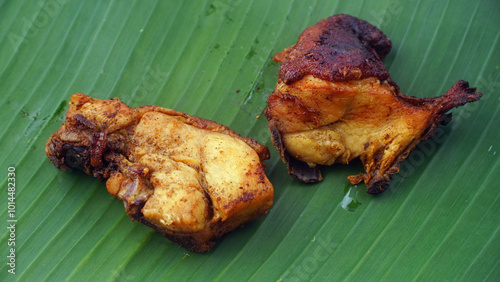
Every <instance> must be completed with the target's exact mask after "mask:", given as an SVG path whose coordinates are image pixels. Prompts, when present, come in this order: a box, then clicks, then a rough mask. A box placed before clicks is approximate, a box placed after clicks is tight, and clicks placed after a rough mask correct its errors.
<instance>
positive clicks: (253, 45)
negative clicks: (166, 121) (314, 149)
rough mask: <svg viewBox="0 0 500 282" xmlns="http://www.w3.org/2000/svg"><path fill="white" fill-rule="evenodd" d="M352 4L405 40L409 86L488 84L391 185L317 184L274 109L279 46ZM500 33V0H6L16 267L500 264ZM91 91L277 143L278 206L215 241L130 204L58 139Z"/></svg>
mask: <svg viewBox="0 0 500 282" xmlns="http://www.w3.org/2000/svg"><path fill="white" fill-rule="evenodd" d="M339 13H347V14H350V15H353V16H356V17H359V18H361V19H364V20H366V21H368V22H370V23H372V24H374V25H376V26H377V27H379V28H380V29H381V30H382V31H383V32H384V33H385V34H386V35H387V36H388V37H389V38H390V39H391V41H392V45H393V48H392V51H391V52H390V53H389V55H388V56H387V57H386V58H385V59H384V63H385V65H386V66H387V69H388V70H389V72H390V73H391V76H392V79H393V80H394V81H395V82H396V83H397V84H398V85H399V87H400V88H401V91H402V92H403V93H405V94H406V95H411V96H416V97H434V96H439V95H443V94H444V93H445V92H446V91H447V90H448V89H449V88H450V87H451V86H452V85H453V84H454V83H455V82H456V81H457V80H460V79H462V80H466V81H468V82H469V83H470V85H471V86H472V87H477V91H479V92H482V93H483V97H482V98H481V100H479V101H478V102H475V103H471V104H467V105H465V106H463V107H460V108H457V109H454V110H452V114H453V119H452V121H451V122H450V123H449V124H448V125H446V126H440V127H438V130H437V131H436V132H437V134H436V135H435V137H433V138H431V139H429V140H427V141H425V142H422V143H421V144H420V145H419V146H418V147H417V148H416V149H415V150H414V151H413V152H412V153H411V154H410V155H409V156H408V158H407V159H406V160H405V161H404V162H403V163H402V165H401V171H400V173H399V174H397V175H395V176H394V178H393V180H392V182H391V186H390V188H389V190H387V191H385V192H384V193H383V194H380V195H377V196H372V195H368V194H367V193H366V186H365V185H364V184H359V185H356V186H352V185H349V182H348V181H347V178H346V177H347V176H349V175H354V174H357V173H360V172H362V171H363V168H362V166H361V163H360V162H359V161H353V162H352V163H350V164H348V165H334V166H331V167H326V168H324V169H323V176H324V180H323V181H322V182H320V183H316V184H305V183H301V182H299V181H298V180H296V179H293V178H292V177H290V176H289V175H288V173H287V170H286V166H285V164H284V163H283V162H282V161H281V159H280V158H279V154H278V152H277V150H276V149H275V148H274V147H273V145H272V143H271V141H270V134H269V130H268V127H267V120H266V118H265V116H264V114H263V111H264V109H265V108H266V106H267V104H266V99H267V97H268V95H269V94H270V93H272V92H273V89H274V86H275V84H276V81H277V76H278V68H279V64H278V63H275V62H273V61H272V57H273V55H274V54H275V53H277V52H280V51H281V50H283V49H284V48H286V47H288V46H290V45H292V44H294V43H295V42H296V40H297V38H298V36H299V34H300V33H301V32H302V31H303V30H304V29H305V28H307V27H309V26H311V25H313V24H315V23H316V22H317V21H319V20H321V19H323V18H326V17H328V16H331V15H334V14H339ZM499 39H500V2H499V1H496V0H478V1H465V0H457V1H430V0H414V1H403V0H400V1H398V0H396V1H394V0H390V1H386V0H381V1H340V0H338V1H335V0H333V1H326V0H324V1H323V0H316V1H314V0H313V1H299V0H295V1H293V0H287V1H278V0H271V1H269V0H255V1H243V0H235V1H229V0H199V1H160V0H158V1H154V0H152V1H132V0H115V1H70V0H43V1H10V0H3V1H0V95H1V96H0V97H1V99H0V105H1V111H0V125H1V126H0V144H1V146H0V156H1V159H0V169H1V171H0V185H1V187H2V190H1V191H2V193H1V195H2V196H1V197H0V202H2V203H3V204H2V205H0V220H1V221H2V226H3V227H2V231H1V232H0V254H1V256H0V257H1V261H2V263H1V264H0V281H11V280H19V281H42V280H48V281H61V280H77V281H78V280H85V281H109V280H112V281H127V280H136V281H140V280H145V281H150V280H153V281H158V280H168V281H179V280H181V281H182V280H197V281H200V280H202V281H204V280H222V281H241V280H251V281H308V280H316V281H337V280H355V281H367V280H396V281H407V280H418V281H429V280H439V281H442V280H447V281H450V280H453V281H455V280H463V281H471V280H474V281H477V280H489V281H499V279H500V189H499V188H500V187H499V183H500V141H499V140H500V130H499V128H500V113H499V110H500V94H499V93H500V41H499ZM79 92H81V93H84V94H87V95H90V96H92V97H94V98H100V99H108V98H114V97H118V98H120V100H122V101H123V102H125V103H126V104H128V105H129V106H131V107H136V106H140V105H146V104H152V105H157V106H161V107H166V108H172V109H175V110H178V111H181V112H185V113H188V114H191V115H195V116H199V117H203V118H206V119H210V120H214V121H216V122H219V123H221V124H224V125H227V126H229V127H230V128H231V129H233V130H234V131H236V132H237V133H239V134H240V135H242V136H246V137H251V138H253V139H255V140H257V141H258V142H259V143H261V144H265V145H267V146H268V147H269V148H270V151H271V158H270V159H269V160H267V161H266V162H265V163H266V165H267V168H266V173H267V175H268V177H269V179H270V181H271V182H272V183H273V185H274V189H275V200H274V205H273V206H272V208H271V209H270V210H269V212H268V214H267V215H266V216H264V217H262V218H260V219H258V220H256V221H254V222H251V223H248V224H246V225H245V226H244V227H242V228H238V229H237V230H235V231H233V232H231V233H228V234H227V235H225V236H223V237H222V238H221V239H220V240H218V242H217V245H216V247H215V248H214V249H213V250H212V251H211V252H209V253H204V254H198V253H193V252H190V251H187V250H185V249H183V248H180V247H179V246H177V245H176V244H174V243H172V242H170V241H169V240H167V239H166V238H164V237H163V236H162V235H161V234H159V233H157V232H155V231H154V230H152V229H150V228H148V227H146V226H143V225H141V224H140V223H138V222H134V221H132V220H130V218H129V217H127V216H126V214H125V211H124V208H123V204H122V202H121V201H120V200H118V199H115V198H113V197H112V196H111V195H110V194H109V193H108V192H107V191H106V188H105V184H104V183H103V182H99V181H98V180H97V179H95V178H93V177H91V176H89V175H86V174H84V173H81V172H77V171H73V172H67V171H61V170H58V169H56V168H55V167H54V166H53V165H52V164H51V163H50V162H49V160H48V159H47V157H46V156H45V152H44V146H45V142H46V140H47V139H48V138H49V137H50V135H51V134H52V133H53V132H55V131H56V130H57V129H58V128H59V127H60V126H61V124H62V122H63V121H64V117H65V113H66V110H67V109H68V101H69V99H70V96H71V94H74V93H79Z"/></svg>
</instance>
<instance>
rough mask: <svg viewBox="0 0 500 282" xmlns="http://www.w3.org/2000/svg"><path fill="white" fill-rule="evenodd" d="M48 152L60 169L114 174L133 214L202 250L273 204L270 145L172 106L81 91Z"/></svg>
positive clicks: (104, 176)
mask: <svg viewBox="0 0 500 282" xmlns="http://www.w3.org/2000/svg"><path fill="white" fill-rule="evenodd" d="M45 152H46V154H47V156H48V158H49V159H50V161H51V162H52V163H53V164H54V165H55V166H56V167H58V168H61V169H65V170H66V169H71V168H76V169H81V170H83V171H84V172H86V173H87V174H91V175H93V176H95V177H97V178H99V179H100V180H106V188H107V190H108V192H109V193H110V194H112V195H113V196H115V197H117V198H119V199H121V200H123V202H124V205H125V208H126V211H127V214H128V215H129V216H130V217H131V218H132V219H134V220H137V221H139V222H141V223H143V224H146V225H148V226H150V227H152V228H154V229H156V230H158V231H159V232H161V233H163V234H164V235H165V236H166V237H167V238H169V239H170V240H172V241H174V242H175V243H177V244H179V245H180V246H182V247H184V248H187V249H189V250H192V251H195V252H205V251H209V250H210V249H211V248H212V247H213V246H214V244H215V242H214V240H215V239H216V238H219V237H220V236H222V235H223V234H225V233H227V232H229V231H231V230H233V229H235V228H237V227H238V226H240V225H242V224H244V223H246V222H249V221H251V220H254V219H257V218H259V217H261V216H263V215H265V214H266V213H267V211H268V209H269V208H270V207H271V205H272V203H273V194H274V192H273V186H272V184H271V183H270V182H269V180H268V178H267V177H266V175H265V172H264V168H263V163H262V161H263V160H265V159H268V158H269V151H268V149H267V148H266V147H265V146H263V145H260V144H258V143H257V142H256V141H254V140H252V139H250V138H244V137H241V136H240V135H238V134H236V133H235V132H234V131H232V130H230V129H229V128H227V127H225V126H223V125H220V124H218V123H215V122H212V121H209V120H206V119H202V118H198V117H194V116H190V115H187V114H184V113H180V112H177V111H174V110H170V109H165V108H161V107H155V106H142V107H138V108H134V109H132V108H130V107H128V106H127V105H126V104H124V103H122V102H120V100H119V99H117V98H115V99H113V100H99V99H92V98H90V97H89V96H86V95H83V94H75V95H73V96H72V97H71V101H70V108H69V109H68V111H67V114H66V120H65V122H64V124H63V125H62V126H61V128H60V129H59V130H58V131H57V132H55V133H54V134H53V135H52V136H51V137H50V139H49V140H48V141H47V143H46V147H45Z"/></svg>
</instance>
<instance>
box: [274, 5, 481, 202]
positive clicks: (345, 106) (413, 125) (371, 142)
mask: <svg viewBox="0 0 500 282" xmlns="http://www.w3.org/2000/svg"><path fill="white" fill-rule="evenodd" d="M390 49H391V42H390V40H389V39H388V38H387V37H386V36H385V35H384V34H383V33H382V32H381V31H380V30H379V29H378V28H376V27H375V26H373V25H371V24H369V23H367V22H365V21H363V20H360V19H357V18H355V17H352V16H349V15H335V16H332V17H329V18H327V19H324V20H321V21H320V22H318V23H317V24H315V25H314V26H312V27H309V28H307V29H306V30H305V31H304V32H303V33H302V34H301V35H300V37H299V39H298V42H297V44H295V45H293V46H291V47H289V48H286V49H285V50H284V51H282V52H281V53H278V54H276V55H275V56H274V58H273V59H274V60H275V61H278V62H280V63H282V65H281V67H280V70H279V78H278V82H277V85H276V88H275V91H274V92H273V93H272V94H271V95H270V96H269V98H268V101H267V102H268V108H267V109H266V110H265V114H266V117H267V119H268V120H269V128H270V130H271V136H272V139H273V144H274V145H275V147H276V148H277V149H278V151H279V152H280V156H281V158H282V159H283V161H285V163H287V166H288V171H289V173H290V174H291V175H292V176H294V177H296V178H298V179H300V180H302V181H304V182H316V181H320V180H322V176H321V171H320V170H319V166H321V165H332V164H334V163H344V164H347V163H349V162H350V161H351V160H353V159H355V158H360V159H361V161H362V163H363V166H364V168H365V171H366V173H361V174H358V175H354V176H350V177H348V179H349V181H350V182H351V184H358V183H360V182H361V181H364V182H365V183H366V185H367V188H368V189H367V191H368V193H370V194H377V193H380V192H383V191H384V190H386V189H387V188H388V186H389V183H390V176H391V175H392V174H395V173H397V172H398V171H399V165H400V163H401V162H402V161H403V160H404V159H405V158H406V157H407V156H408V154H409V153H410V152H411V151H412V150H413V149H414V148H415V147H416V146H417V144H418V143H419V142H420V141H422V140H424V139H427V138H429V137H431V136H432V135H433V133H434V130H435V129H436V127H437V126H438V125H439V124H441V123H442V122H443V121H444V120H445V119H446V117H447V116H448V115H449V114H447V112H448V111H449V110H450V109H452V108H454V107H458V106H461V105H464V104H465V103H468V102H473V101H477V100H479V98H480V97H481V93H478V92H475V88H469V86H468V83H467V82H465V81H458V82H457V83H456V84H455V85H454V86H453V87H452V88H451V89H450V90H448V91H447V92H446V94H445V95H443V96H440V97H435V98H415V97H409V96H405V95H403V94H402V93H401V92H400V90H399V87H398V86H397V85H396V84H395V83H394V82H393V81H392V80H391V78H390V75H389V73H388V71H387V70H386V68H385V66H384V65H383V63H382V59H383V58H384V57H385V55H387V54H388V53H389V51H390Z"/></svg>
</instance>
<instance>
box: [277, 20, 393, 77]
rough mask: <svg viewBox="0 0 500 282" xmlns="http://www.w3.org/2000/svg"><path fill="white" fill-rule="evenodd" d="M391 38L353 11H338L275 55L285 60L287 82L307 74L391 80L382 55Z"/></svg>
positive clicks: (283, 73) (283, 72) (282, 73)
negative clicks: (339, 12) (352, 12)
mask: <svg viewBox="0 0 500 282" xmlns="http://www.w3.org/2000/svg"><path fill="white" fill-rule="evenodd" d="M390 50H391V41H390V40H389V39H388V38H387V37H386V36H385V35H384V34H383V33H382V32H381V31H380V30H379V29H378V28H376V27H375V26H373V25H371V24H369V23H368V22H366V21H363V20H360V19H358V18H355V17H352V16H349V15H344V14H340V15H335V16H332V17H329V18H326V19H324V20H321V21H319V22H318V23H317V24H315V25H313V26H311V27H309V28H307V29H306V30H304V32H302V34H301V35H300V36H299V39H298V41H297V44H295V45H293V46H291V47H289V48H287V49H285V50H284V51H283V52H281V53H278V54H276V55H275V56H274V58H273V59H274V60H275V61H278V62H281V63H282V65H281V67H280V70H279V77H280V79H281V80H282V81H283V82H285V83H286V84H290V83H292V82H294V81H297V80H300V79H301V78H302V77H304V76H305V75H307V74H312V75H313V76H315V77H318V78H321V79H324V80H328V81H347V80H354V79H362V78H367V77H377V78H379V79H380V81H384V80H387V79H388V78H389V73H388V72H387V70H386V68H385V66H384V64H383V63H382V61H381V60H382V59H383V58H384V57H385V55H387V53H389V51H390Z"/></svg>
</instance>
